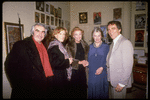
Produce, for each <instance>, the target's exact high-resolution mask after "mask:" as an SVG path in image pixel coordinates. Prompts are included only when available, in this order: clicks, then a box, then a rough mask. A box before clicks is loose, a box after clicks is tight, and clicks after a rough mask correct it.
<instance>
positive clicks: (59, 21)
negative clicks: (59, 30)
mask: <svg viewBox="0 0 150 100" xmlns="http://www.w3.org/2000/svg"><path fill="white" fill-rule="evenodd" d="M61 25H62V24H61V19H59V27H61Z"/></svg>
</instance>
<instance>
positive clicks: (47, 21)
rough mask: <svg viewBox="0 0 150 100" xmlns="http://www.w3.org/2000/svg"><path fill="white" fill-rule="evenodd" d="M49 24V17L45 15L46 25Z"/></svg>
mask: <svg viewBox="0 0 150 100" xmlns="http://www.w3.org/2000/svg"><path fill="white" fill-rule="evenodd" d="M49 23H50V17H49V16H48V15H46V25H49Z"/></svg>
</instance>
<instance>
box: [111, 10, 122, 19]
mask: <svg viewBox="0 0 150 100" xmlns="http://www.w3.org/2000/svg"><path fill="white" fill-rule="evenodd" d="M121 13H122V11H121V8H115V9H113V20H114V21H121Z"/></svg>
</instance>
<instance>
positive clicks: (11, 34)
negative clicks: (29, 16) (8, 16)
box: [4, 22, 24, 54]
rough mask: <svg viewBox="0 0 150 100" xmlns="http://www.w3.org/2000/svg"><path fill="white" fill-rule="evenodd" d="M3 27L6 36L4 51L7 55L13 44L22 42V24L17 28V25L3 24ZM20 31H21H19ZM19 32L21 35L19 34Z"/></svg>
mask: <svg viewBox="0 0 150 100" xmlns="http://www.w3.org/2000/svg"><path fill="white" fill-rule="evenodd" d="M4 25H5V34H6V35H5V36H6V49H7V54H8V53H9V52H10V50H11V49H12V47H13V44H14V43H15V42H17V41H19V40H23V38H24V37H23V30H24V27H23V24H21V25H20V26H21V27H20V28H19V24H16V23H9V22H4ZM20 29H21V31H20ZM20 32H21V33H20Z"/></svg>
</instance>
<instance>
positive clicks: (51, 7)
mask: <svg viewBox="0 0 150 100" xmlns="http://www.w3.org/2000/svg"><path fill="white" fill-rule="evenodd" d="M54 12H55V9H54V6H53V5H51V4H50V14H52V15H54Z"/></svg>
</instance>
